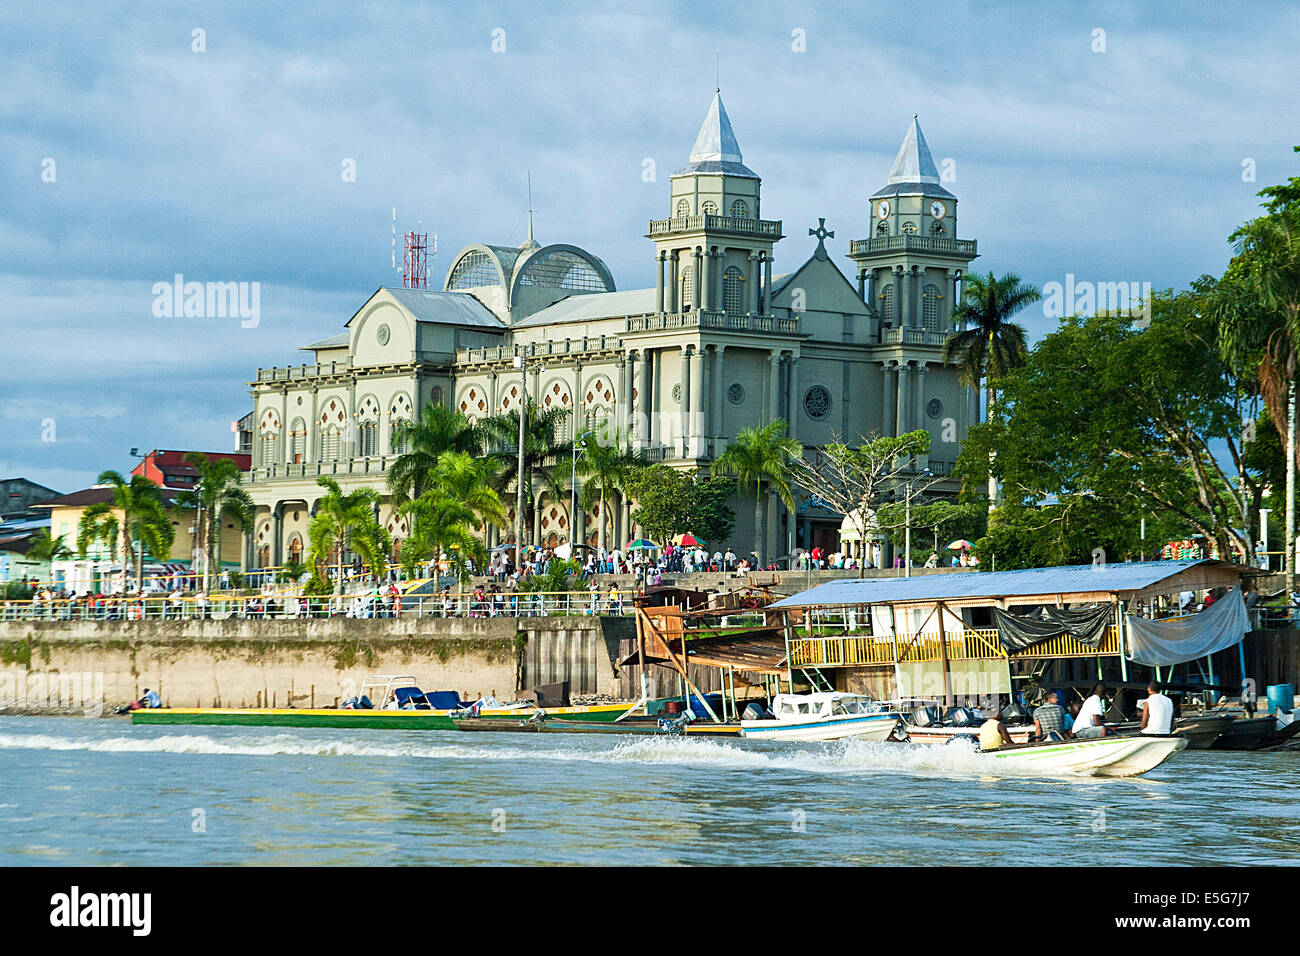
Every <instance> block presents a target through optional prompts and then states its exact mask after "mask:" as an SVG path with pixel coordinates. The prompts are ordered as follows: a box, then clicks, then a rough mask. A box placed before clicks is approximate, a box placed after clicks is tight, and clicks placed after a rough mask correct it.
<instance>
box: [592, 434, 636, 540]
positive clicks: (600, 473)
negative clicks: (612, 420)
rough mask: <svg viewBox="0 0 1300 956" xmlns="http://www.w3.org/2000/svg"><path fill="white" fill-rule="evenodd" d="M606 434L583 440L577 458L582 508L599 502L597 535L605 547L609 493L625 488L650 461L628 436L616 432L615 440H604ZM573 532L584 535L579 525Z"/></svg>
mask: <svg viewBox="0 0 1300 956" xmlns="http://www.w3.org/2000/svg"><path fill="white" fill-rule="evenodd" d="M603 437H605V436H592V437H590V438H588V439H587V440H586V441H584V442H583V443H582V454H581V455H580V456H579V457H578V461H577V470H578V474H579V475H581V476H582V505H583V508H584V509H588V508H591V506H592V505H594V504H597V503H599V505H600V511H599V514H600V517H599V519H598V522H597V529H598V530H597V536H596V546H597V547H599V548H604V547H606V543H605V535H606V531H607V528H608V525H609V522H608V514H609V510H608V499H609V497H610V496H611V495H612V494H613V493H614V492H626V491H627V489H628V487H629V482H630V481H631V480H632V478H633V476H634V475H636V473H637V472H638V471H640V470H641V469H644V468H646V467H648V466H649V464H650V459H649V458H648V457H646V453H645V452H643V451H640V450H639V449H636V450H634V449H633V448H632V447H631V445H630V444H629V443H628V442H627V439H626V437H625V436H622V435H614V436H613V440H612V441H602V440H601V439H602V438H603ZM584 513H585V512H584ZM574 534H575V537H581V536H582V534H581V530H580V529H575V532H574Z"/></svg>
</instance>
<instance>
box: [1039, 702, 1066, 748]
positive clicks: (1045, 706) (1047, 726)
mask: <svg viewBox="0 0 1300 956" xmlns="http://www.w3.org/2000/svg"><path fill="white" fill-rule="evenodd" d="M1053 733H1054V734H1056V735H1057V737H1064V736H1065V709H1064V708H1063V707H1062V706H1061V705H1060V702H1059V701H1058V700H1057V695H1056V691H1054V690H1050V691H1048V692H1047V699H1046V700H1045V701H1044V702H1043V703H1042V704H1041V705H1039V707H1038V709H1037V710H1035V711H1034V736H1035V737H1037V738H1038V739H1039V740H1046V739H1047V735H1048V734H1053Z"/></svg>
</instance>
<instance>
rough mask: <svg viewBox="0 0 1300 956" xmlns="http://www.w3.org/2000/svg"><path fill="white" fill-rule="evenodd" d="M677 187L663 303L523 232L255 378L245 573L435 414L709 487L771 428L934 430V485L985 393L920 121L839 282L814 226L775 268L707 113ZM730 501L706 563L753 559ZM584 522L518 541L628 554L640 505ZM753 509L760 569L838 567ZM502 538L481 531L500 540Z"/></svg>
mask: <svg viewBox="0 0 1300 956" xmlns="http://www.w3.org/2000/svg"><path fill="white" fill-rule="evenodd" d="M669 183H670V185H669V195H668V197H667V200H668V202H667V209H666V213H667V215H666V217H665V218H663V219H658V220H654V221H652V222H651V223H650V224H649V229H648V232H647V236H646V238H647V239H648V240H649V242H650V244H651V245H652V246H653V254H654V262H655V274H656V282H655V285H654V287H653V288H649V289H636V290H631V291H619V290H617V289H616V287H615V282H614V278H613V276H612V275H611V274H610V271H609V269H608V268H606V266H605V264H604V263H603V262H602V261H601V260H600V259H599V257H597V256H596V255H594V254H592V253H590V252H588V251H586V250H584V249H582V248H581V247H579V246H574V245H567V244H553V245H541V244H539V243H537V242H535V241H534V240H533V238H532V227H531V221H530V226H529V238H528V240H527V241H526V242H525V243H524V244H522V245H521V246H518V247H513V246H497V245H486V244H473V245H470V246H467V247H466V248H464V249H462V250H461V251H460V252H459V253H457V255H456V256H455V257H454V259H453V261H452V263H451V266H450V268H449V269H448V271H447V274H446V278H445V280H444V283H443V288H442V289H440V290H430V289H408V288H389V287H384V288H380V289H379V290H377V291H376V292H375V293H374V294H373V295H372V296H371V297H370V298H369V299H368V300H367V301H366V302H365V303H364V304H362V306H361V307H360V309H358V310H357V312H356V313H355V314H354V315H353V316H352V318H351V319H349V320H348V322H347V323H346V324H345V331H344V332H343V333H341V334H339V335H336V336H333V337H331V338H326V339H324V340H321V341H318V342H315V343H313V344H311V345H308V346H305V347H304V350H305V351H308V352H311V353H312V355H313V359H312V361H311V362H310V363H309V364H303V365H295V366H290V367H287V368H281V367H274V368H270V369H260V370H258V373H257V378H256V380H255V381H253V382H251V383H250V386H251V389H252V395H253V398H254V402H255V408H254V413H253V429H254V431H253V464H252V469H251V472H250V475H249V477H250V481H249V484H248V490H249V492H250V494H251V495H252V497H253V499H254V502H255V503H256V505H257V518H256V522H255V528H254V532H253V534H252V535H251V536H250V537H249V540H248V542H247V548H246V554H245V560H246V563H247V564H248V566H250V567H257V566H272V565H279V564H281V563H283V562H284V561H286V560H289V559H290V558H295V557H298V558H301V557H302V556H304V555H305V553H306V551H307V549H308V547H309V542H308V538H307V524H308V522H309V520H310V517H311V514H312V513H313V511H314V509H315V507H316V504H317V502H318V501H319V499H320V497H321V495H322V493H323V489H321V488H320V487H319V485H317V483H316V479H317V477H318V476H320V475H329V476H331V477H333V478H335V479H336V480H337V481H338V482H339V484H340V485H342V486H343V488H344V490H348V489H349V488H352V487H356V486H358V485H369V486H372V487H375V488H376V489H378V490H380V491H381V492H386V485H385V476H386V474H387V471H388V469H389V468H390V467H391V464H392V462H393V460H394V458H395V457H396V456H397V455H398V454H400V452H401V449H400V447H398V445H397V442H396V435H395V429H396V427H397V426H398V425H399V424H401V423H403V422H408V421H411V420H412V419H413V417H414V416H417V415H418V414H419V410H420V409H421V408H423V407H424V406H425V405H426V403H429V402H435V403H441V404H445V405H450V406H451V407H453V408H455V409H458V410H459V411H461V412H463V413H464V414H465V415H466V416H468V417H469V418H471V419H482V418H484V417H487V416H489V415H493V414H496V413H499V412H509V411H511V410H513V409H516V408H518V407H519V406H520V404H521V403H522V402H523V401H524V399H525V396H527V398H529V399H534V400H536V401H538V402H539V403H540V404H541V405H543V406H545V407H552V406H559V407H561V408H564V409H567V410H568V411H569V412H570V414H569V416H568V418H567V422H568V424H567V427H568V429H569V435H568V437H571V438H579V437H582V436H588V439H587V440H610V439H611V438H612V437H613V436H625V437H626V439H627V440H628V441H630V443H631V444H632V445H633V446H634V447H636V448H639V449H642V450H644V451H645V453H646V454H647V455H648V456H649V457H650V458H652V459H654V460H659V461H663V462H665V463H667V464H669V465H671V466H673V467H680V468H704V469H707V468H708V467H709V465H710V463H711V462H712V461H713V460H714V459H715V458H716V456H718V455H719V454H721V453H722V451H723V450H724V449H725V448H726V447H727V444H728V442H729V441H731V440H732V438H733V437H734V436H735V435H736V434H737V432H739V431H740V430H741V429H744V428H750V427H754V426H757V425H762V424H765V423H767V422H769V421H771V420H773V419H776V418H781V419H784V420H785V421H786V422H787V423H788V425H789V431H790V434H791V435H793V436H794V437H795V438H797V439H798V440H799V441H800V442H801V443H802V444H803V445H804V446H805V447H816V446H820V445H824V444H826V443H827V442H830V441H833V440H837V439H841V438H842V439H844V440H846V441H849V442H854V441H857V440H858V439H859V438H860V437H862V436H869V435H881V434H883V435H893V434H898V433H901V432H905V431H910V430H912V429H915V428H926V429H928V430H929V431H930V433H931V435H932V437H933V439H934V444H933V448H932V450H931V453H930V455H929V458H928V460H927V461H925V462H922V463H920V464H918V468H921V467H927V466H928V467H929V468H930V469H931V471H932V472H934V473H935V474H940V475H943V474H947V473H948V472H949V471H950V470H951V468H952V465H953V463H954V462H955V461H956V458H957V454H958V451H959V449H960V445H961V442H962V440H963V439H964V438H965V435H966V431H967V428H968V427H969V425H970V424H971V423H973V422H974V421H975V420H976V419H977V415H978V404H977V403H978V396H977V395H976V393H975V392H974V390H972V389H969V388H967V387H965V386H963V385H962V384H960V383H959V382H958V380H957V376H956V371H955V369H954V368H953V367H952V366H951V365H945V364H944V363H943V361H942V350H943V344H944V342H945V340H946V339H947V336H948V335H949V333H950V332H951V331H953V328H954V326H953V319H952V313H953V308H954V304H955V303H956V302H957V301H958V299H959V297H960V292H961V278H962V275H963V274H964V272H965V270H966V268H967V266H968V264H969V263H970V261H971V260H972V259H974V258H975V257H976V254H977V253H976V243H975V241H974V240H968V239H959V238H957V199H956V197H955V196H954V195H953V194H952V193H950V192H949V191H948V190H947V189H945V188H944V187H943V185H942V183H941V181H940V176H939V174H938V170H937V168H936V166H935V164H934V161H933V159H932V157H931V154H930V151H929V147H928V146H927V144H926V141H925V138H924V136H923V135H922V133H921V129H920V125H919V123H918V122H917V120H916V118H915V117H913V119H912V122H911V124H910V126H909V127H908V129H907V131H906V134H905V136H904V139H903V143H902V147H901V148H900V150H899V152H898V156H897V158H896V159H895V161H894V164H893V167H892V169H891V170H890V171H889V174H888V177H887V181H886V183H885V185H884V186H883V187H882V188H881V189H879V190H877V191H876V192H875V193H874V194H872V195H871V196H870V197H869V200H868V208H869V215H868V222H867V224H866V226H865V227H864V232H865V237H864V238H862V239H860V240H855V241H853V242H852V243H851V245H850V252H849V259H850V261H851V262H852V269H851V270H850V271H849V273H848V274H847V275H846V274H845V272H843V271H841V270H840V268H839V267H837V266H836V265H835V263H833V262H832V261H831V259H830V257H829V256H828V254H827V251H826V248H825V244H824V242H825V239H826V238H829V237H831V236H833V235H834V233H830V232H827V231H826V229H825V223H824V222H820V221H819V223H818V226H817V227H816V228H815V229H812V228H810V229H808V230H807V232H808V235H809V236H810V237H815V239H816V246H815V248H814V249H813V251H812V253H811V255H810V256H809V257H808V258H807V259H806V261H804V262H803V263H802V264H801V265H799V266H798V267H797V268H795V269H793V270H792V271H789V272H787V273H784V274H779V273H775V272H774V269H775V263H776V248H777V245H778V243H780V242H781V241H782V240H783V239H785V233H784V228H785V227H784V224H783V223H781V222H780V221H776V220H768V219H764V218H763V217H762V196H761V185H762V183H761V180H760V178H759V176H758V175H757V174H756V173H755V172H754V171H753V170H751V169H750V168H749V167H748V166H746V165H745V162H744V159H743V157H742V154H741V150H740V147H739V144H738V143H737V140H736V136H735V134H734V132H733V130H732V126H731V122H730V119H729V117H728V116H727V112H726V110H725V108H724V107H723V104H722V99H721V96H720V95H715V97H714V99H713V102H712V104H711V105H710V107H709V111H708V114H707V116H706V117H705V120H704V123H703V125H702V127H701V128H700V131H699V134H698V136H697V137H696V140H695V143H694V146H693V147H692V149H691V151H690V155H689V161H688V162H687V163H686V165H684V166H683V167H682V168H681V169H679V170H677V171H676V172H675V173H673V174H672V176H671V178H670V181H669ZM785 241H786V243H787V246H788V245H789V244H790V243H797V244H800V245H802V241H801V240H796V239H793V238H791V239H785ZM811 244H812V243H811V241H809V242H808V245H811ZM509 503H510V504H513V501H511V502H509ZM734 504H735V506H736V519H737V521H736V528H735V531H734V532H733V534H732V539H731V541H730V542H709V545H710V547H717V548H719V549H725V547H726V546H727V545H728V544H730V545H732V546H733V547H734V548H735V550H736V551H737V553H745V552H748V551H749V550H750V549H751V546H752V538H753V529H752V527H751V524H752V521H753V505H752V499H749V500H747V501H740V500H737V501H735V502H734ZM598 507H599V506H596V510H588V511H587V512H586V513H585V514H579V515H571V514H570V513H569V510H570V508H569V496H568V494H565V496H564V497H563V499H562V500H553V499H550V498H545V497H544V498H542V499H541V500H539V501H538V502H537V509H538V510H537V520H536V521H534V523H533V524H534V527H533V538H534V540H533V542H532V543H536V544H543V545H546V544H551V545H554V544H558V543H562V542H565V541H569V540H571V539H572V540H586V541H589V542H594V541H595V539H596V537H597V532H598V529H599V523H600V522H602V521H603V522H604V523H605V526H606V531H607V540H608V541H610V542H623V541H626V540H628V538H630V537H631V536H632V535H633V533H634V531H635V529H634V528H633V526H632V523H631V518H630V512H631V507H632V505H631V503H630V502H627V501H621V500H615V501H613V502H612V503H611V506H610V508H609V513H608V514H604V515H602V514H599V513H597V511H598ZM767 507H768V509H769V511H768V514H767V521H766V527H767V529H768V540H767V541H766V542H765V543H764V544H763V547H762V549H761V550H762V552H763V558H764V560H765V561H766V560H769V559H770V558H772V557H775V556H777V555H781V554H786V553H788V552H790V551H791V550H792V549H793V548H794V547H812V546H814V545H821V546H822V547H823V548H827V549H828V550H835V549H836V548H837V546H838V543H837V538H836V532H837V530H838V528H839V525H840V519H841V516H839V515H836V514H832V513H830V512H827V511H825V510H824V509H821V508H819V507H818V505H817V503H816V501H815V500H812V499H811V498H810V497H809V496H808V495H806V494H805V495H800V497H799V507H798V508H797V509H795V511H794V512H793V513H789V512H788V511H787V509H786V507H785V506H784V505H783V504H781V503H780V502H779V501H777V500H776V499H775V498H773V499H772V500H771V501H770V502H768V503H767ZM380 518H381V521H383V522H385V523H386V524H387V527H388V530H389V532H390V534H391V535H392V536H393V538H394V539H395V540H398V541H400V540H401V539H402V538H403V537H404V536H405V535H406V533H407V531H408V528H407V527H406V524H405V520H404V519H403V518H402V517H401V516H399V515H397V514H395V513H394V512H393V511H392V510H391V509H390V507H389V506H388V505H387V504H385V506H384V507H383V509H382V510H381V515H380ZM575 519H576V520H575ZM575 525H577V527H578V529H579V530H578V531H577V532H576V533H575V531H574V527H575ZM512 539H513V531H512V530H504V531H493V532H492V540H493V541H494V542H496V541H511V540H512Z"/></svg>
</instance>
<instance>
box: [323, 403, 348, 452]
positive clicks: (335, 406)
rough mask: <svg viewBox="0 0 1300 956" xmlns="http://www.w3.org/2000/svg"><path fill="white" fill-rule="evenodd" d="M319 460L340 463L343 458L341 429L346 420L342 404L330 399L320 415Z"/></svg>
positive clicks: (345, 425)
mask: <svg viewBox="0 0 1300 956" xmlns="http://www.w3.org/2000/svg"><path fill="white" fill-rule="evenodd" d="M319 425H320V460H321V461H340V460H341V459H342V458H343V429H344V428H346V427H347V418H346V416H345V415H344V412H343V403H342V402H340V401H339V400H338V399H337V398H331V399H330V400H329V401H328V402H327V403H326V405H325V408H324V409H323V410H322V411H321V415H320V422H319Z"/></svg>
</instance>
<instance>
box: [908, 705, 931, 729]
mask: <svg viewBox="0 0 1300 956" xmlns="http://www.w3.org/2000/svg"><path fill="white" fill-rule="evenodd" d="M932 713H933V712H932V711H931V710H930V708H929V707H918V708H916V710H914V711H912V723H913V724H915V725H916V726H918V727H933V726H934V724H935V722H936V721H935V720H934V718H933V716H931V715H932Z"/></svg>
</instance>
